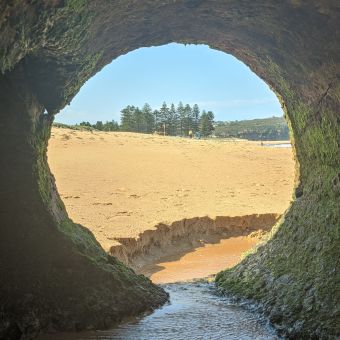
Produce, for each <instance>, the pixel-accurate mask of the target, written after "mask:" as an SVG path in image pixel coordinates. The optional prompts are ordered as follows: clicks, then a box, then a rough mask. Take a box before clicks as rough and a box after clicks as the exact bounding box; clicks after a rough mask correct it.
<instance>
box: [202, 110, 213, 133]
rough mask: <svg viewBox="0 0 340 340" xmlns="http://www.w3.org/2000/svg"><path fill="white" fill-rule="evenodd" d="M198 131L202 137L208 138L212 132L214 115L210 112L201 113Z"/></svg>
mask: <svg viewBox="0 0 340 340" xmlns="http://www.w3.org/2000/svg"><path fill="white" fill-rule="evenodd" d="M200 123H201V124H200V131H201V134H202V136H203V137H208V136H210V135H211V134H212V132H213V131H214V125H213V123H214V114H213V113H212V112H211V111H208V112H206V111H203V112H202V115H201V122H200Z"/></svg>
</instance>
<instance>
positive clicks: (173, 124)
mask: <svg viewBox="0 0 340 340" xmlns="http://www.w3.org/2000/svg"><path fill="white" fill-rule="evenodd" d="M177 124H178V115H177V111H176V107H175V105H174V103H172V104H171V106H170V110H169V119H168V125H169V128H168V129H169V135H170V136H176V134H177Z"/></svg>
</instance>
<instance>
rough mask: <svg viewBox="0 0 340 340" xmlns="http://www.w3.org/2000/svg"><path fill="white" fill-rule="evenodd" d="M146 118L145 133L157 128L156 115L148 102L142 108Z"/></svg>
mask: <svg viewBox="0 0 340 340" xmlns="http://www.w3.org/2000/svg"><path fill="white" fill-rule="evenodd" d="M142 113H143V119H144V131H143V132H145V133H152V132H153V131H154V130H155V117H154V114H153V112H152V108H151V106H150V105H149V104H148V103H145V104H144V106H143V109H142Z"/></svg>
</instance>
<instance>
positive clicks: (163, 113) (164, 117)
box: [159, 102, 169, 134]
mask: <svg viewBox="0 0 340 340" xmlns="http://www.w3.org/2000/svg"><path fill="white" fill-rule="evenodd" d="M159 113H160V118H161V119H160V120H161V121H160V123H161V131H162V132H163V131H164V130H165V133H166V134H169V108H168V106H167V104H166V102H163V105H162V107H161V108H160V110H159Z"/></svg>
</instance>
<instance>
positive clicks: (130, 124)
mask: <svg viewBox="0 0 340 340" xmlns="http://www.w3.org/2000/svg"><path fill="white" fill-rule="evenodd" d="M134 113H135V107H134V106H131V105H128V106H127V107H126V108H124V109H123V110H122V111H121V128H122V131H129V132H133V131H135V122H134V119H135V117H134Z"/></svg>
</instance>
